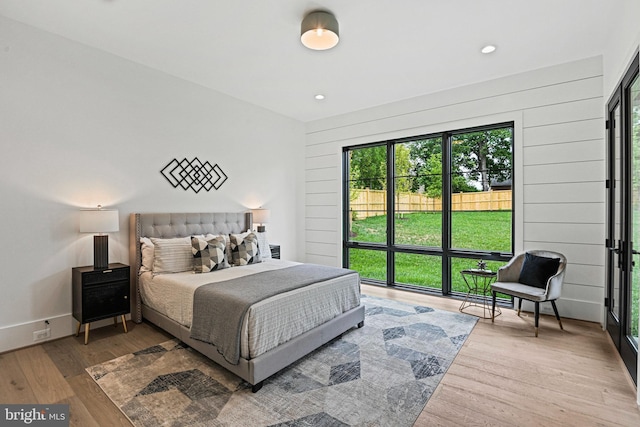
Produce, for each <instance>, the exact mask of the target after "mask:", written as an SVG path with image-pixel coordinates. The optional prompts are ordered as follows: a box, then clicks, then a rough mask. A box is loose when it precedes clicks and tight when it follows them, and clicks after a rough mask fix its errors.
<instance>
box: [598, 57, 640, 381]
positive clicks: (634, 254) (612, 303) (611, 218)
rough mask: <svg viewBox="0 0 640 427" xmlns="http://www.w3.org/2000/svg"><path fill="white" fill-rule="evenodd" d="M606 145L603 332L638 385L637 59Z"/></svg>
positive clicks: (613, 108) (616, 99)
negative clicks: (607, 333)
mask: <svg viewBox="0 0 640 427" xmlns="http://www.w3.org/2000/svg"><path fill="white" fill-rule="evenodd" d="M607 140H608V176H607V178H608V179H607V188H608V194H607V202H608V203H607V205H608V206H607V260H606V261H607V263H606V265H607V299H606V306H607V319H606V321H607V331H608V332H609V334H610V335H611V338H612V339H613V342H614V343H615V345H616V347H617V348H618V350H619V351H620V355H621V356H622V359H623V361H624V363H625V365H626V366H627V369H628V370H629V373H630V374H631V377H632V378H633V380H634V381H635V382H636V383H637V373H638V372H637V363H638V311H639V304H640V302H639V301H638V295H639V294H640V292H639V290H640V77H639V75H638V57H636V58H635V61H634V62H633V64H632V66H631V67H630V69H629V70H628V71H627V73H626V74H625V76H624V78H623V81H622V83H621V85H620V86H619V88H618V90H617V91H616V93H615V94H614V95H613V96H612V97H611V99H610V101H609V104H608V135H607ZM636 263H638V264H636Z"/></svg>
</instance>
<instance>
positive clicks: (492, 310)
mask: <svg viewBox="0 0 640 427" xmlns="http://www.w3.org/2000/svg"><path fill="white" fill-rule="evenodd" d="M491 294H492V300H493V302H492V304H491V323H493V321H494V320H495V318H496V291H493V292H491Z"/></svg>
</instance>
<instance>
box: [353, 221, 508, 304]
mask: <svg viewBox="0 0 640 427" xmlns="http://www.w3.org/2000/svg"><path fill="white" fill-rule="evenodd" d="M441 217H442V216H441V214H440V213H439V212H438V213H431V212H428V213H424V212H420V213H411V214H404V215H402V217H397V218H396V223H395V227H396V239H395V241H396V243H397V244H406V245H417V246H432V247H440V245H441V230H442V225H441ZM386 220H387V219H386V216H384V215H380V216H376V217H370V218H367V219H364V220H360V221H353V223H352V227H351V231H352V236H353V237H352V240H353V241H359V242H376V243H384V242H386V239H387V237H386V230H387V227H386ZM452 229H453V233H452V242H453V244H454V246H455V247H457V248H460V249H481V250H488V251H489V250H490V251H500V252H509V251H510V250H511V212H504V211H497V212H454V213H453V214H452ZM349 253H350V261H351V265H350V267H351V268H353V269H354V270H357V271H358V272H360V274H361V275H362V277H363V278H370V279H378V280H383V281H384V280H386V274H387V273H386V252H383V251H372V250H365V249H351V250H350V252H349ZM395 256H396V260H395V261H396V262H395V264H396V278H395V282H396V283H405V284H411V285H417V286H424V287H429V288H433V289H441V287H442V260H441V258H440V257H438V256H428V255H416V254H403V253H396V255H395ZM477 261H478V260H476V259H463V258H454V259H453V260H452V274H451V276H452V277H451V278H452V288H453V290H455V291H459V292H466V291H467V286H466V285H465V282H464V280H463V278H462V276H461V275H460V273H459V272H460V271H461V270H464V269H469V268H476V263H477ZM504 264H505V263H503V262H496V261H488V262H487V268H488V269H490V270H493V271H496V270H497V269H498V268H499V267H500V266H502V265H504Z"/></svg>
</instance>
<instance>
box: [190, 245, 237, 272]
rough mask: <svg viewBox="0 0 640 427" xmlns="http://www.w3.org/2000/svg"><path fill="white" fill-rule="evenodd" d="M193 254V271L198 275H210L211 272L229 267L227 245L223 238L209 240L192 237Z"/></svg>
mask: <svg viewBox="0 0 640 427" xmlns="http://www.w3.org/2000/svg"><path fill="white" fill-rule="evenodd" d="M191 252H192V253H193V271H195V272H196V273H209V272H210V271H215V270H222V269H223V268H228V267H229V263H228V262H227V256H226V243H225V239H224V237H222V236H216V237H213V238H211V239H207V240H205V239H203V238H201V237H198V236H192V237H191Z"/></svg>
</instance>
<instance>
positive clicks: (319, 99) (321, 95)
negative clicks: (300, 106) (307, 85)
mask: <svg viewBox="0 0 640 427" xmlns="http://www.w3.org/2000/svg"><path fill="white" fill-rule="evenodd" d="M315 98H316V99H317V100H318V101H322V100H323V99H324V95H323V94H321V93H319V94H317V95H316V96H315Z"/></svg>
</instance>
